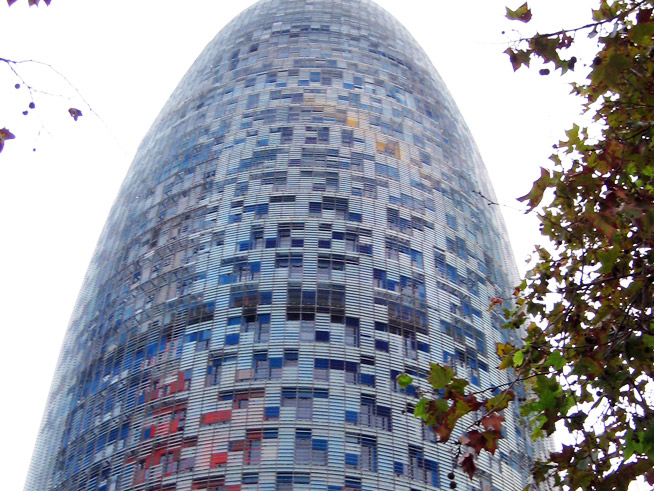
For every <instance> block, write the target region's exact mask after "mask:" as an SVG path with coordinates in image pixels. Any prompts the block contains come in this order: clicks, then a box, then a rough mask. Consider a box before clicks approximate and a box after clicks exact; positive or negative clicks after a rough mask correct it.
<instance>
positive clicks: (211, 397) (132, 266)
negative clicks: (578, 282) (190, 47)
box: [26, 0, 531, 491]
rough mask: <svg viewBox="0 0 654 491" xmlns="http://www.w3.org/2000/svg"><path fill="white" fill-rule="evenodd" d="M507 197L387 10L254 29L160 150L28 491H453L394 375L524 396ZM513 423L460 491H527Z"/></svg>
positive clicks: (256, 12) (79, 332)
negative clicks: (441, 378) (506, 324)
mask: <svg viewBox="0 0 654 491" xmlns="http://www.w3.org/2000/svg"><path fill="white" fill-rule="evenodd" d="M484 197H487V198H488V199H493V192H492V190H491V189H490V183H489V180H488V177H487V176H486V174H485V170H484V168H483V164H482V163H481V159H480V157H479V155H478V152H477V150H476V148H475V146H474V143H473V142H472V138H471V136H470V135H469V132H468V130H467V128H466V126H465V124H464V122H463V121H462V118H461V116H460V115H459V113H458V110H457V109H456V107H455V105H454V103H453V101H452V100H451V98H450V96H449V94H448V92H447V89H446V88H445V86H444V84H443V83H442V81H441V80H440V78H439V76H438V74H437V73H436V71H435V70H434V68H433V67H432V66H431V64H430V63H429V61H428V59H427V57H426V55H425V54H424V53H423V52H422V51H421V49H420V48H419V47H418V46H417V44H416V43H415V41H414V40H413V39H412V38H411V36H410V35H409V34H408V33H407V32H406V30H405V29H404V28H403V27H402V26H400V25H399V24H398V23H397V21H395V20H394V19H393V18H392V17H390V16H389V15H388V14H387V13H385V12H384V11H383V10H381V9H380V8H378V7H376V6H375V5H374V4H372V3H370V2H367V1H359V0H314V1H311V0H303V1H300V0H286V1H282V0H264V1H262V2H260V3H258V4H256V5H255V6H254V7H252V8H250V9H248V10H247V11H246V12H244V13H243V14H241V15H240V16H238V17H237V18H236V19H235V20H234V21H232V23H230V24H229V25H228V26H227V27H226V28H225V29H224V30H223V31H222V32H221V33H220V34H219V35H218V36H217V37H216V38H215V39H214V40H213V41H212V42H211V43H210V45H209V46H208V47H207V48H206V49H205V51H204V52H203V53H202V55H201V56H200V58H199V59H198V60H197V61H196V63H195V64H194V65H193V67H192V68H191V69H190V70H189V72H188V74H187V75H186V76H185V78H184V79H183V80H182V82H181V83H180V85H179V87H178V88H177V89H176V91H175V92H174V93H173V95H172V96H171V98H170V100H169V102H168V103H167V104H166V106H165V107H164V109H163V110H162V112H161V114H160V116H159V118H158V119H157V121H156V122H155V124H154V125H153V127H152V129H151V130H150V132H149V133H148V135H147V136H146V137H145V139H144V141H143V143H142V145H141V147H140V149H139V152H138V153H137V156H136V158H135V161H134V163H133V165H132V167H131V169H130V171H129V174H128V176H127V178H126V180H125V182H124V184H123V187H122V189H121V191H120V194H119V197H118V199H117V201H116V203H115V205H114V208H113V210H112V213H111V216H110V218H109V221H108V223H107V225H106V227H105V229H104V231H103V234H102V237H101V239H100V242H99V244H98V247H97V250H96V253H95V256H94V258H93V260H92V263H91V265H90V267H89V271H88V273H87V278H86V280H85V284H84V287H83V290H82V293H81V295H80V298H79V300H78V304H77V306H76V310H75V313H74V316H73V320H72V322H71V325H70V327H69V331H68V334H67V337H66V341H65V343H64V347H63V350H62V354H61V358H60V362H59V366H58V369H57V373H56V376H55V380H54V383H53V387H52V392H51V396H50V400H49V402H48V407H47V410H46V414H45V417H44V420H43V423H42V428H41V433H40V436H39V440H38V442H37V447H36V451H35V455H34V458H33V462H32V466H31V469H30V474H29V477H28V481H27V486H26V487H27V489H35V490H36V489H38V490H43V489H85V490H96V489H97V490H106V491H108V490H117V489H164V490H173V489H175V490H190V489H195V490H217V489H229V490H230V491H234V490H237V489H243V490H247V489H259V488H261V489H280V490H283V489H316V490H317V489H327V490H330V491H333V490H341V489H350V490H354V489H368V490H371V489H388V490H391V489H402V490H407V491H409V490H412V489H434V488H435V487H439V486H440V487H447V485H448V482H447V481H448V480H447V479H446V477H445V475H446V474H447V473H448V472H450V470H451V469H452V468H453V463H452V456H451V455H450V453H449V449H448V448H447V447H445V446H442V445H436V444H435V442H434V440H435V435H434V433H433V430H432V429H430V428H424V427H423V426H422V425H421V423H420V422H419V421H417V420H415V419H413V417H412V416H411V414H410V413H411V408H412V406H413V405H414V404H415V402H416V401H417V399H416V398H415V395H416V388H415V387H412V386H410V387H409V388H408V389H406V390H401V389H400V388H399V387H398V386H397V384H396V382H395V379H396V376H397V375H398V374H399V373H402V372H408V373H411V374H413V375H414V378H415V379H416V380H417V384H418V385H421V384H423V381H422V380H421V377H424V375H425V374H426V372H427V370H428V363H429V361H436V362H440V363H449V364H451V365H452V366H455V367H456V369H457V371H458V373H459V374H460V375H464V376H466V377H467V378H469V379H470V381H471V382H472V384H473V386H475V387H479V388H486V387H490V386H493V385H497V384H498V383H502V382H504V381H505V379H504V378H503V377H504V375H503V374H501V373H499V372H497V371H495V370H494V368H493V367H495V366H496V365H497V362H498V361H497V358H496V356H495V355H494V343H495V342H496V341H501V340H503V338H502V336H503V335H506V333H502V332H501V331H500V330H499V329H498V327H499V324H501V319H500V318H499V316H498V315H497V314H496V313H494V312H488V311H487V306H488V305H489V303H490V298H492V297H506V296H507V295H508V293H509V292H510V290H511V286H512V285H513V284H514V280H515V273H514V266H513V263H512V258H511V254H510V251H509V248H508V246H507V244H506V241H505V239H504V237H505V233H504V228H503V225H502V222H501V218H500V216H499V214H498V213H497V210H496V209H495V208H494V207H489V206H487V203H488V201H487V200H486V199H485V198H484ZM505 416H506V419H507V424H506V432H507V435H506V441H505V442H503V443H502V444H501V446H500V450H499V452H498V453H497V457H496V458H494V459H493V460H489V459H487V458H486V457H484V458H483V459H482V461H481V462H480V466H481V471H480V479H476V480H475V481H473V482H472V484H470V485H469V484H468V481H467V480H464V479H461V480H460V486H461V488H463V489H465V487H464V486H468V485H469V487H474V488H477V489H492V487H495V488H497V489H502V490H512V489H521V488H522V485H523V476H524V474H525V471H524V469H525V468H526V463H527V461H528V459H529V456H530V453H531V448H530V446H529V442H527V441H526V440H525V439H524V438H523V435H525V432H524V430H523V429H521V426H520V424H519V420H518V419H517V418H516V417H515V415H514V414H513V413H512V412H511V411H507V414H506V415H505ZM499 469H501V473H499V472H498V470H499ZM491 473H493V475H492V476H491ZM457 479H458V478H457ZM466 479H467V478H466Z"/></svg>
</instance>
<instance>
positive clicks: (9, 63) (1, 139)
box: [0, 0, 88, 152]
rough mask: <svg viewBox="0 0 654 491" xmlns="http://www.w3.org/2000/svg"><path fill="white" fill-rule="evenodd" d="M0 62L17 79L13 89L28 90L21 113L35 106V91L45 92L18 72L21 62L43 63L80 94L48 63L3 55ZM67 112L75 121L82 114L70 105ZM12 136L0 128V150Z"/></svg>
mask: <svg viewBox="0 0 654 491" xmlns="http://www.w3.org/2000/svg"><path fill="white" fill-rule="evenodd" d="M17 1H18V0H7V4H8V5H9V6H10V7H11V6H12V5H13V4H14V3H16V2H17ZM51 1H52V0H43V3H44V4H45V5H47V6H49V5H50V2H51ZM27 2H28V4H29V6H30V7H32V6H38V5H39V4H40V3H41V0H27ZM0 63H2V64H4V65H5V66H6V67H8V68H9V70H11V71H12V72H13V74H14V75H15V76H16V79H17V80H18V82H16V83H15V84H14V89H16V90H20V89H26V90H27V91H28V92H29V103H28V105H27V107H26V108H25V110H24V111H23V115H27V114H29V111H30V110H33V109H35V108H36V103H35V101H34V95H35V93H38V92H41V93H44V94H47V93H45V92H43V91H41V90H38V89H35V88H34V87H32V86H31V85H30V84H29V83H27V82H26V81H25V79H24V78H23V77H22V76H21V74H20V73H19V71H18V69H17V67H18V66H19V65H21V64H23V63H31V64H37V65H43V66H45V67H47V68H48V69H50V70H51V71H53V72H54V73H56V74H57V75H58V76H59V77H61V78H63V79H64V80H65V81H66V83H67V84H68V85H69V86H70V87H72V88H73V89H74V90H75V92H77V94H78V95H80V94H79V92H78V91H77V89H76V88H75V87H74V86H73V85H72V84H71V83H70V82H68V80H66V77H64V76H63V75H62V74H61V73H59V72H58V71H57V70H55V69H54V68H53V67H52V66H51V65H49V64H47V63H43V62H39V61H35V60H23V61H17V60H11V59H8V58H3V57H0ZM48 95H52V94H48ZM80 97H81V96H80ZM87 106H88V104H87ZM68 114H70V116H71V117H72V118H73V119H74V120H75V121H77V119H78V118H79V117H80V116H82V111H80V110H79V109H77V108H74V107H71V108H69V109H68ZM14 138H16V135H14V134H13V133H12V132H11V131H10V130H9V129H8V128H1V129H0V152H2V149H3V148H4V145H5V141H7V140H13V139H14Z"/></svg>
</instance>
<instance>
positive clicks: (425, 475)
mask: <svg viewBox="0 0 654 491" xmlns="http://www.w3.org/2000/svg"><path fill="white" fill-rule="evenodd" d="M407 470H408V477H409V479H413V480H415V481H420V482H424V483H426V484H431V485H433V486H437V487H438V485H439V484H438V464H437V463H436V462H434V461H431V460H428V459H425V458H424V455H423V451H422V449H421V448H418V447H409V466H408V469H407Z"/></svg>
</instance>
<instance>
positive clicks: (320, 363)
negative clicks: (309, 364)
mask: <svg viewBox="0 0 654 491" xmlns="http://www.w3.org/2000/svg"><path fill="white" fill-rule="evenodd" d="M313 366H314V368H319V369H321V370H326V369H327V368H329V359H327V358H316V359H315V360H313Z"/></svg>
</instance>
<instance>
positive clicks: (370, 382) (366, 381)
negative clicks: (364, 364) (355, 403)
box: [361, 373, 375, 387]
mask: <svg viewBox="0 0 654 491" xmlns="http://www.w3.org/2000/svg"><path fill="white" fill-rule="evenodd" d="M361 385H367V386H368V387H374V386H375V376H374V375H371V374H369V373H362V374H361Z"/></svg>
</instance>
